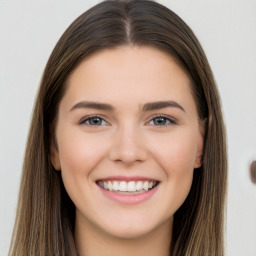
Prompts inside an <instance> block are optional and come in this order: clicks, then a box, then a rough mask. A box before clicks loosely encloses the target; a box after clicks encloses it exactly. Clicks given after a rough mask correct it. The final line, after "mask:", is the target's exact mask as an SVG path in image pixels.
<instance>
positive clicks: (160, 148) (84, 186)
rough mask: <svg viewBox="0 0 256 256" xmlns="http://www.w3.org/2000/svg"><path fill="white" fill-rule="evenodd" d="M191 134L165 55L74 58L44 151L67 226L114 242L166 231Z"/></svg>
mask: <svg viewBox="0 0 256 256" xmlns="http://www.w3.org/2000/svg"><path fill="white" fill-rule="evenodd" d="M201 130H202V129H201V128H200V126H199V120H198V114H197V110H196V106H195V102H194V100H193V97H192V94H191V88H190V80H189V78H188V76H187V75H186V73H185V72H184V71H183V70H182V69H181V68H180V67H179V66H178V65H177V63H176V62H175V61H174V60H173V59H172V58H171V57H170V56H169V55H167V54H166V53H164V52H162V51H160V50H158V49H155V48H151V47H128V46H126V47H120V48H116V49H111V50H104V51H102V52H99V53H97V54H94V55H92V56H90V57H88V58H87V59H86V60H84V61H83V62H82V63H81V64H80V65H79V66H78V67H77V68H76V69H75V71H74V72H73V74H72V75H71V77H70V79H69V83H68V89H67V92H66V94H65V95H64V97H63V99H62V100H61V103H60V106H59V113H58V120H57V126H56V139H57V148H55V147H54V146H52V163H53V165H54V166H55V168H56V169H57V170H61V174H62V178H63V182H64V186H65V188H66V190H67V193H68V194H69V196H70V198H71V200H72V201H73V202H74V204H75V206H76V225H78V226H80V227H84V228H85V230H98V231H100V232H105V234H109V235H111V236H116V237H123V238H132V237H139V236H143V235H146V234H149V233H150V232H152V231H156V230H157V229H160V228H162V227H168V229H170V227H171V225H172V218H173V214H174V213H175V212H176V211H177V209H178V208H179V207H180V206H181V205H182V203H183V202H184V200H185V199H186V197H187V195H188V193H189V190H190V188H191V183H192V177H193V172H194V168H197V167H199V166H200V165H201V164H200V158H201V153H202V147H203V135H202V133H203V132H202V131H201Z"/></svg>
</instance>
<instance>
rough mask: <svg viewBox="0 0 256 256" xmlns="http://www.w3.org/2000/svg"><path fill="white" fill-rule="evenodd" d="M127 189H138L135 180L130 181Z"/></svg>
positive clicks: (131, 190) (133, 190)
mask: <svg viewBox="0 0 256 256" xmlns="http://www.w3.org/2000/svg"><path fill="white" fill-rule="evenodd" d="M127 187H128V188H127V191H129V192H135V191H136V184H135V182H134V181H129V182H128V186H127Z"/></svg>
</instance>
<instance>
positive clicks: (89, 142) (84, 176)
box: [57, 129, 107, 197]
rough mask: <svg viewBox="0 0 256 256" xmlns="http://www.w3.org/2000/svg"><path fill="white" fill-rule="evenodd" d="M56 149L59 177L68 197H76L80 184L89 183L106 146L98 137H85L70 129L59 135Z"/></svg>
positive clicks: (83, 134) (81, 133) (80, 132)
mask: <svg viewBox="0 0 256 256" xmlns="http://www.w3.org/2000/svg"><path fill="white" fill-rule="evenodd" d="M57 139H58V142H59V143H58V148H59V158H60V165H61V175H62V179H63V183H64V185H65V188H66V190H67V192H68V194H69V195H70V197H74V196H75V197H76V195H77V194H80V193H82V191H79V190H80V189H81V188H80V187H81V186H80V185H79V184H80V183H81V181H82V183H86V182H91V173H92V172H93V170H94V168H96V167H97V165H98V163H99V162H100V161H101V160H102V158H103V157H104V156H105V154H106V150H107V149H106V148H107V145H106V144H104V143H102V139H101V137H100V136H99V135H95V136H92V135H90V136H88V135H87V136H86V134H85V133H83V132H82V131H79V132H77V131H76V132H73V130H72V129H69V130H68V129H67V130H66V131H65V130H63V131H62V132H61V133H59V137H58V138H57Z"/></svg>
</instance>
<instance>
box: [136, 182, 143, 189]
mask: <svg viewBox="0 0 256 256" xmlns="http://www.w3.org/2000/svg"><path fill="white" fill-rule="evenodd" d="M142 188H143V185H142V181H138V182H137V184H136V190H137V191H140V190H142Z"/></svg>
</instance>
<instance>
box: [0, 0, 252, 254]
mask: <svg viewBox="0 0 256 256" xmlns="http://www.w3.org/2000/svg"><path fill="white" fill-rule="evenodd" d="M98 2H99V1H95V0H94V1H93V0H90V1H85V0H84V1H71V0H62V1H60V0H55V1H49V0H48V1H47V0H45V1H43V0H41V1H39V0H12V1H7V0H5V1H4V0H0V207H1V208H0V227H1V228H0V256H4V255H7V251H8V247H9V242H10V238H11V232H12V227H13V223H14V217H15V208H16V203H17V194H18V188H19V180H20V176H21V167H22V161H23V155H24V150H25V144H26V136H27V132H28V128H29V122H30V117H31V111H32V108H33V102H34V97H35V94H36V91H37V87H38V84H39V82H40V78H41V75H42V72H43V69H44V66H45V64H46V61H47V59H48V57H49V55H50V53H51V50H52V49H53V47H54V45H55V43H56V42H57V40H58V38H59V37H60V36H61V34H62V33H63V32H64V30H65V29H66V28H67V26H68V25H69V24H70V23H71V22H72V21H73V20H74V19H75V18H76V17H77V16H78V15H80V14H81V13H82V12H84V11H85V10H86V9H88V8H89V7H91V6H92V5H94V4H96V3H98ZM159 2H160V3H163V4H164V5H166V6H168V7H169V8H171V9H172V10H173V11H175V12H176V13H177V14H179V15H180V16H181V17H182V18H183V19H184V20H185V21H186V22H187V23H188V25H189V26H190V27H191V28H192V29H193V30H194V32H195V34H196V35H197V36H198V38H199V40H200V42H201V43H202V45H203V47H204V49H205V52H206V54H207V56H208V59H209V62H210V64H211V67H212V69H213V72H214V74H215V78H216V81H217V83H218V86H219V90H220V94H221V97H222V103H223V109H224V115H225V121H226V126H227V135H228V147H229V188H228V203H227V223H226V233H227V239H226V244H227V246H226V248H227V255H228V256H241V255H245V256H255V255H256V185H253V184H252V182H251V181H250V177H249V164H250V162H251V161H252V160H256V132H255V130H256V100H255V95H256V15H255V13H256V1H250V0H240V1H236V0H215V1H213V0H212V1H210V0H201V1H197V0H194V1H189V0H187V1H186V0H173V1H167V0H166V1H159Z"/></svg>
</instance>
